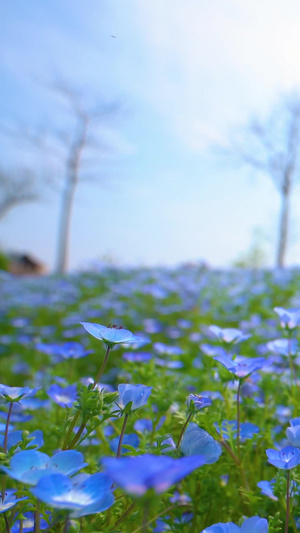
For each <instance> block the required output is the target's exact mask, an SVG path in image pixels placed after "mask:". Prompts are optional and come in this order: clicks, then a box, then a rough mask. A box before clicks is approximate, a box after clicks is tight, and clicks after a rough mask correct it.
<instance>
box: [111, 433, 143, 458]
mask: <svg viewBox="0 0 300 533" xmlns="http://www.w3.org/2000/svg"><path fill="white" fill-rule="evenodd" d="M119 440H120V437H115V438H114V439H112V440H111V441H110V443H109V445H110V448H111V450H112V451H113V452H114V453H117V449H118V445H119ZM123 444H127V445H129V446H132V447H133V448H138V446H139V444H140V439H139V438H138V436H137V434H136V433H130V434H129V435H124V438H123ZM121 453H122V455H123V454H124V453H128V450H127V449H126V448H121Z"/></svg>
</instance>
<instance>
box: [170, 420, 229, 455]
mask: <svg viewBox="0 0 300 533" xmlns="http://www.w3.org/2000/svg"><path fill="white" fill-rule="evenodd" d="M180 449H181V451H182V453H183V455H187V456H193V455H201V456H203V457H204V461H205V464H212V463H215V462H216V461H217V460H218V459H219V457H220V455H221V454H222V448H221V446H220V444H219V443H218V442H217V441H215V440H214V439H213V438H212V437H211V435H209V433H207V432H206V431H204V429H201V428H199V426H197V424H195V422H191V423H190V424H189V425H188V427H187V429H186V431H185V433H184V435H183V438H182V441H181V446H180Z"/></svg>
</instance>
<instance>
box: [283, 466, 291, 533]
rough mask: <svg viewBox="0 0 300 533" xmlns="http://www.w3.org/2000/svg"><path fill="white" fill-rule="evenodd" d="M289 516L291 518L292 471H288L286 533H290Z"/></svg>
mask: <svg viewBox="0 0 300 533" xmlns="http://www.w3.org/2000/svg"><path fill="white" fill-rule="evenodd" d="M289 516H290V471H289V470H288V471H287V482H286V515H285V528H284V533H288V530H289Z"/></svg>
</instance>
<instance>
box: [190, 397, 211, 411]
mask: <svg viewBox="0 0 300 533" xmlns="http://www.w3.org/2000/svg"><path fill="white" fill-rule="evenodd" d="M191 404H192V405H193V407H194V410H195V411H200V409H204V407H209V406H210V405H211V404H212V401H211V399H210V398H208V397H207V396H200V395H199V394H190V395H189V396H188V399H187V405H188V407H190V406H191Z"/></svg>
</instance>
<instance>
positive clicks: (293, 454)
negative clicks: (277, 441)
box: [266, 446, 300, 470]
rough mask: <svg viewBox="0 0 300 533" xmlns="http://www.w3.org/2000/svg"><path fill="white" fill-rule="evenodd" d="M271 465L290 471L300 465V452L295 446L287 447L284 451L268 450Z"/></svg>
mask: <svg viewBox="0 0 300 533" xmlns="http://www.w3.org/2000/svg"><path fill="white" fill-rule="evenodd" d="M266 454H267V456H268V461H269V463H270V464H271V465H273V466H276V467H277V468H282V469H284V470H290V469H291V468H295V466H298V465H299V464H300V450H299V448H295V446H285V447H284V448H282V450H280V451H278V450H270V449H269V450H266Z"/></svg>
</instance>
